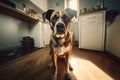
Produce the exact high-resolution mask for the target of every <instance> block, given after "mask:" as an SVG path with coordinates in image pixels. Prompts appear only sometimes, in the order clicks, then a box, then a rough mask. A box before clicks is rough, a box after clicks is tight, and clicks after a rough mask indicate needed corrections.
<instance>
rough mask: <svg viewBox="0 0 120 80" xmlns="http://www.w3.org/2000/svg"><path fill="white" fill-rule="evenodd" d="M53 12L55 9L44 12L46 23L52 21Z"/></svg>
mask: <svg viewBox="0 0 120 80" xmlns="http://www.w3.org/2000/svg"><path fill="white" fill-rule="evenodd" d="M53 11H54V10H53V9H49V10H48V11H47V12H44V13H43V14H42V17H43V20H44V21H45V19H47V20H48V21H50V17H51V15H52V13H53Z"/></svg>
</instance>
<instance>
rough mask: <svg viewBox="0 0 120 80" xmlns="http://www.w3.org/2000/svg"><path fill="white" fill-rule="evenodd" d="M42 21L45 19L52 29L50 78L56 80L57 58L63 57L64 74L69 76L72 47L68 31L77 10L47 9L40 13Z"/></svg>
mask: <svg viewBox="0 0 120 80" xmlns="http://www.w3.org/2000/svg"><path fill="white" fill-rule="evenodd" d="M42 16H43V19H44V21H45V20H46V19H47V20H48V21H49V24H50V28H51V30H52V34H51V37H50V55H51V57H52V62H53V67H54V74H53V75H52V79H51V80H57V70H58V66H57V59H58V58H60V57H64V58H65V60H66V64H67V65H66V74H65V75H66V76H67V77H68V78H71V77H70V71H69V70H70V69H71V70H72V67H71V66H70V63H69V60H70V54H71V49H72V38H71V35H70V32H69V29H70V23H71V19H72V18H73V17H74V16H75V17H76V16H77V11H75V10H72V9H70V8H67V9H66V10H64V11H56V10H53V9H49V10H48V11H46V12H44V13H43V14H42Z"/></svg>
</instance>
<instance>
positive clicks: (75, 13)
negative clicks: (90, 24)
mask: <svg viewBox="0 0 120 80" xmlns="http://www.w3.org/2000/svg"><path fill="white" fill-rule="evenodd" d="M65 10H66V12H67V13H68V15H69V16H70V19H72V18H73V17H76V18H77V11H76V10H73V9H70V8H67V9H65Z"/></svg>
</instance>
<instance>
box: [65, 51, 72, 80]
mask: <svg viewBox="0 0 120 80" xmlns="http://www.w3.org/2000/svg"><path fill="white" fill-rule="evenodd" d="M69 59H70V52H67V54H66V74H65V77H66V78H67V80H71V75H70V63H69Z"/></svg>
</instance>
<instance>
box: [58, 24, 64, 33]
mask: <svg viewBox="0 0 120 80" xmlns="http://www.w3.org/2000/svg"><path fill="white" fill-rule="evenodd" d="M56 31H57V33H58V34H65V25H64V24H63V23H58V24H57V25H56Z"/></svg>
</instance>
